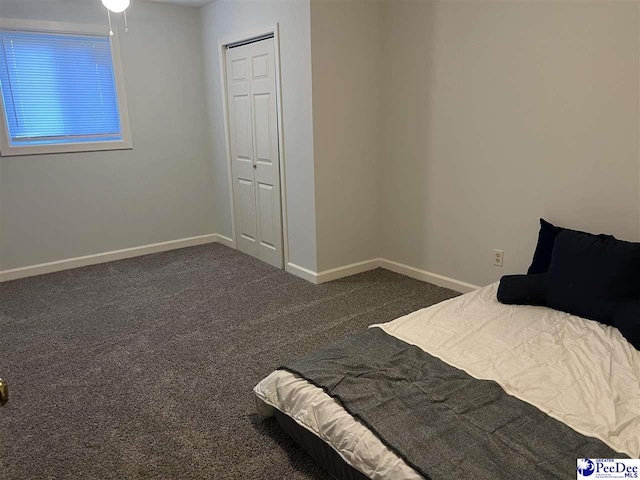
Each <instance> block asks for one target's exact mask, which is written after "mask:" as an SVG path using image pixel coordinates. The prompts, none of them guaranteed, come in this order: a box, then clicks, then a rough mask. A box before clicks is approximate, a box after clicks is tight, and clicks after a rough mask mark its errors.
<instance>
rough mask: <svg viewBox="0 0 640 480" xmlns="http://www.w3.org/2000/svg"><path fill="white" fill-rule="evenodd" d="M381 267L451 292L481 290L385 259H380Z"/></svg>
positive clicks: (468, 284)
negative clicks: (448, 289)
mask: <svg viewBox="0 0 640 480" xmlns="http://www.w3.org/2000/svg"><path fill="white" fill-rule="evenodd" d="M380 266H381V267H382V268H384V269H386V270H391V271H392V272H396V273H400V274H402V275H406V276H407V277H411V278H415V279H416V280H422V281H423V282H429V283H433V284H434V285H438V286H439V287H444V288H450V289H451V290H455V291H456V292H460V293H468V292H472V291H473V290H477V289H479V288H480V287H479V286H477V285H472V284H471V283H467V282H463V281H460V280H456V279H454V278H449V277H445V276H444V275H438V274H437V273H431V272H427V271H426V270H420V269H419V268H415V267H410V266H409V265H404V264H402V263H398V262H394V261H393V260H387V259H385V258H381V259H380Z"/></svg>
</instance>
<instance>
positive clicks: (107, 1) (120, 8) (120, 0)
mask: <svg viewBox="0 0 640 480" xmlns="http://www.w3.org/2000/svg"><path fill="white" fill-rule="evenodd" d="M130 3H131V0H102V4H103V5H104V6H105V7H107V8H108V9H109V10H110V11H112V12H113V13H120V12H124V11H125V10H126V9H127V7H128V6H129V4H130Z"/></svg>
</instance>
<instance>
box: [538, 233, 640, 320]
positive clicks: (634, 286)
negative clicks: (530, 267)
mask: <svg viewBox="0 0 640 480" xmlns="http://www.w3.org/2000/svg"><path fill="white" fill-rule="evenodd" d="M639 299H640V243H631V242H625V241H622V240H617V239H616V238H614V237H611V236H605V235H590V234H586V233H581V232H575V231H570V230H565V231H562V232H560V233H559V234H558V236H557V238H556V241H555V245H554V248H553V255H552V258H551V266H550V267H549V286H548V289H547V295H546V304H547V306H548V307H551V308H555V309H556V310H562V311H564V312H568V313H571V314H574V315H578V316H580V317H583V318H590V319H592V320H598V321H600V322H602V323H606V324H607V325H611V324H612V323H613V314H614V312H615V311H617V310H618V309H619V308H620V307H621V306H622V305H624V304H626V303H627V302H629V301H631V300H639Z"/></svg>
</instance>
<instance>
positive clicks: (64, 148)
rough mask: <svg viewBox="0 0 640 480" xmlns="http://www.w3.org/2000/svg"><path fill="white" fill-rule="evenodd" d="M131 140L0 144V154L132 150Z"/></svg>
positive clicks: (13, 155) (9, 155)
mask: <svg viewBox="0 0 640 480" xmlns="http://www.w3.org/2000/svg"><path fill="white" fill-rule="evenodd" d="M3 143H4V142H3ZM132 149H133V145H132V143H131V141H119V142H86V143H60V144H55V145H24V146H8V145H2V147H1V148H0V156H2V157H15V156H20V155H52V154H56V153H80V152H103V151H109V150H132Z"/></svg>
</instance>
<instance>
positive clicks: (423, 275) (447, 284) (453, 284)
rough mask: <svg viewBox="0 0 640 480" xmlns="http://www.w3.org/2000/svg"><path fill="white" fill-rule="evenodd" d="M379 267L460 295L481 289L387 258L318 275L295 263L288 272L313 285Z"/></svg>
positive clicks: (288, 267)
mask: <svg viewBox="0 0 640 480" xmlns="http://www.w3.org/2000/svg"><path fill="white" fill-rule="evenodd" d="M378 267H381V268H384V269H386V270H390V271H392V272H396V273H399V274H401V275H406V276H407V277H411V278H415V279H416V280H421V281H423V282H429V283H433V284H434V285H438V286H439V287H444V288H450V289H451V290H455V291H456V292H460V293H468V292H471V291H473V290H477V289H478V288H480V287H479V286H477V285H472V284H470V283H467V282H462V281H460V280H456V279H454V278H449V277H445V276H444V275H439V274H437V273H431V272H427V271H426V270H420V269H419V268H416V267H411V266H409V265H404V264H402V263H399V262H394V261H393V260H387V259H386V258H373V259H371V260H365V261H363V262H358V263H352V264H351V265H345V266H343V267H337V268H332V269H330V270H324V271H322V272H320V273H316V272H314V271H312V270H309V269H307V268H304V267H301V266H299V265H296V264H294V263H289V264H288V265H287V268H286V270H287V272H289V273H291V274H293V275H296V276H298V277H300V278H303V279H305V280H307V281H309V282H311V283H315V284H320V283H325V282H330V281H331V280H337V279H339V278H344V277H349V276H351V275H355V274H357V273H362V272H367V271H369V270H374V269H376V268H378Z"/></svg>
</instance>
